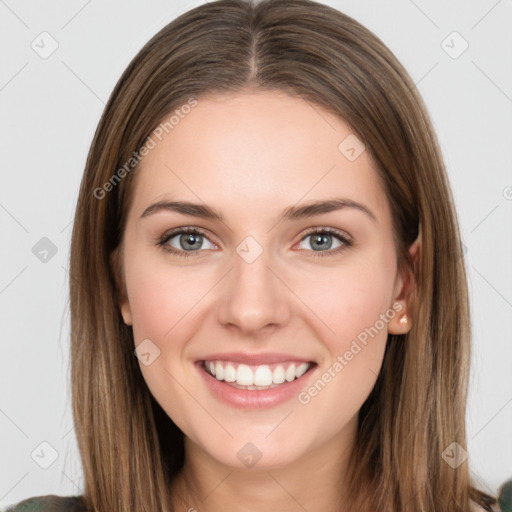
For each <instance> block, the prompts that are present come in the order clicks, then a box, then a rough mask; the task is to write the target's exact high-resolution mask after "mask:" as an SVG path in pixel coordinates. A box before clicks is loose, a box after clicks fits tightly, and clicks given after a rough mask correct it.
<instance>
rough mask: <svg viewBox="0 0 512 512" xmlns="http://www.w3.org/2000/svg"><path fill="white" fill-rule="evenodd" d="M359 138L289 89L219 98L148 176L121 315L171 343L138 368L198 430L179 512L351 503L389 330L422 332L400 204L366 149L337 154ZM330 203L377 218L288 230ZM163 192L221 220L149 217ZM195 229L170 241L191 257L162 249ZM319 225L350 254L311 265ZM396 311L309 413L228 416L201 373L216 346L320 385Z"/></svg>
mask: <svg viewBox="0 0 512 512" xmlns="http://www.w3.org/2000/svg"><path fill="white" fill-rule="evenodd" d="M350 133H351V130H350V128H349V127H348V126H347V124H346V123H344V122H343V120H342V119H340V118H338V117H336V116H334V115H333V114H330V113H328V112H326V111H325V110H323V109H322V108H320V107H318V106H313V105H312V104H310V103H309V102H306V101H303V100H301V99H298V98H293V97H291V96H287V95H285V94H284V93H280V92H243V93H237V94H236V95H235V94H230V95H222V96H221V95H210V96H205V97H200V98H198V105H197V106H196V107H195V108H193V109H192V110H191V112H190V113H189V114H187V115H186V116H185V117H184V119H182V120H180V122H179V124H178V125H177V126H175V127H174V129H173V130H172V131H169V133H168V134H166V135H165V136H164V137H163V138H162V141H161V142H159V143H158V145H157V146H156V147H155V148H153V149H152V150H151V151H150V153H149V154H148V155H147V156H146V157H145V158H144V160H143V162H142V167H141V168H139V169H138V171H137V172H138V173H139V174H138V176H137V180H136V184H135V192H134V196H133V202H132V204H131V205H130V210H129V215H128V220H127V225H126V229H125V232H124V237H123V241H122V245H121V246H120V254H119V255H118V256H119V257H121V258H122V264H123V276H122V278H123V281H124V286H125V287H126V288H125V290H126V293H125V295H124V296H122V298H121V302H120V308H121V312H122V315H123V318H124V321H125V322H126V323H127V324H128V325H131V326H132V327H133V334H134V342H135V345H136V346H137V345H138V344H139V343H141V342H142V341H143V340H145V339H147V338H149V339H150V340H151V341H152V343H154V344H155V345H156V346H157V347H158V349H159V350H160V355H159V357H157V358H156V359H155V360H154V361H153V362H152V363H151V364H150V365H148V366H146V365H143V364H142V363H140V369H141V372H142V374H143V376H144V379H145V381H146V383H147V385H148V387H149V389H150V391H151V393H152V394H153V396H154V397H155V399H156V400H157V401H158V403H159V404H160V405H161V406H162V408H163V409H164V410H165V411H166V413H167V414H168V415H169V417H171V418H172V419H173V421H174V422H175V423H176V424H177V425H178V426H179V427H180V428H181V429H182V431H183V432H184V433H185V436H186V441H185V449H186V459H185V460H186V462H185V468H184V470H183V472H182V473H181V474H180V475H179V477H178V478H177V479H176V481H175V483H174V489H173V491H175V492H173V493H172V502H173V504H174V506H176V507H178V509H180V510H188V509H189V507H194V508H195V509H197V510H201V511H218V510H232V511H237V510H244V511H267V510H269V504H271V508H272V510H281V511H299V510H304V509H306V510H323V511H334V510H340V509H341V508H340V505H339V504H340V503H343V495H344V493H345V489H344V487H343V475H344V474H345V472H346V466H347V458H348V455H349V453H350V449H351V448H352V446H353V444H354V441H355V435H356V427H357V414H358V411H359V409H360V407H361V405H362V404H363V402H364V401H365V400H366V398H367V397H368V395H369V393H370V391H371V390H372V388H373V386H374V384H375V381H376V379H377V375H378V373H379V370H380V367H381V364H382V359H383V355H384V349H385V346H386V339H387V335H388V332H389V333H396V334H402V333H405V332H407V331H408V330H409V329H410V327H411V321H410V320H411V318H410V315H409V316H408V318H409V321H408V322H407V323H402V322H400V321H399V319H400V317H401V316H402V315H403V314H404V313H406V314H408V313H409V303H408V297H409V293H410V291H411V289H412V286H413V285H412V282H413V280H412V278H411V276H410V275H409V274H407V273H401V272H399V270H398V268H397V254H396V250H395V247H394V244H393V229H392V218H391V210H390V206H389V202H388V199H387V197H386V194H385V192H384V189H383V188H382V185H381V182H380V180H379V176H378V174H377V171H376V168H375V166H374V163H373V161H372V160H371V157H370V155H369V152H368V151H364V152H363V153H362V154H361V155H360V156H359V157H358V158H357V159H356V160H354V161H349V160H348V159H347V158H346V157H345V156H344V155H343V154H342V153H341V152H340V151H339V150H338V145H339V144H340V142H341V141H343V140H344V139H345V137H347V136H348V135H349V134H350ZM333 197H344V198H349V199H351V200H353V201H357V202H359V203H361V204H363V205H365V206H366V207H367V208H369V209H370V210H371V211H372V212H373V214H374V215H375V217H376V221H374V220H372V219H371V218H370V216H368V215H366V214H365V213H363V212H362V211H360V210H358V209H355V208H344V209H340V210H337V211H333V212H329V213H323V214H318V215H316V216H314V217H311V218H306V219H300V220H292V221H283V222H280V223H277V220H276V219H277V218H278V215H279V214H280V213H281V211H282V210H284V209H285V208H287V207H289V206H293V205H295V204H296V203H300V204H303V203H306V202H309V201H313V200H321V199H330V198H333ZM162 199H170V200H171V199H172V200H183V201H191V202H196V203H206V204H208V205H210V206H212V207H214V208H215V209H217V210H219V211H220V212H222V214H223V215H224V218H225V219H224V222H219V221H215V220H209V219H202V218H196V217H192V216H189V215H182V214H180V213H177V212H171V211H160V212H159V213H155V214H154V215H149V216H147V217H144V218H141V215H142V213H143V212H144V210H145V209H146V208H147V207H148V206H149V205H151V204H153V203H155V202H156V201H159V200H162ZM184 226H193V227H197V228H198V229H199V230H202V231H203V233H204V234H205V237H203V238H201V237H199V242H198V246H199V247H200V248H199V250H197V249H196V250H195V252H193V250H192V249H190V246H187V245H180V235H177V236H175V237H174V238H173V239H172V240H169V241H168V242H167V245H171V244H172V246H173V247H174V248H176V249H177V250H179V249H180V248H181V251H182V252H186V251H187V250H188V252H189V253H192V254H191V256H190V257H187V258H184V257H180V256H177V255H173V254H170V253H167V252H166V251H165V250H164V249H163V248H162V247H161V246H158V245H157V243H156V242H157V240H158V239H159V238H160V237H161V236H162V235H164V234H165V233H166V232H168V231H170V230H171V229H173V228H179V227H184ZM308 228H318V229H319V230H321V228H333V229H338V230H340V231H341V233H342V234H344V235H345V236H347V235H348V236H349V238H350V239H351V240H352V241H353V245H352V246H350V247H345V249H344V250H343V251H341V252H340V253H337V254H334V253H332V251H333V250H335V248H337V247H338V246H339V245H340V244H341V243H342V242H340V241H339V240H338V239H337V238H336V236H333V237H332V239H331V238H329V239H328V240H329V241H331V242H332V248H331V249H328V248H327V249H324V250H323V252H324V254H325V256H324V257H314V254H317V252H319V251H316V252H315V250H314V246H313V245H312V244H313V243H314V241H313V238H314V235H313V236H307V234H306V233H305V232H306V230H307V229H308ZM249 235H250V236H252V237H253V238H254V239H255V240H257V242H258V243H259V244H260V246H261V248H262V249H263V252H262V254H261V255H260V256H259V257H258V258H257V259H256V260H255V261H254V262H252V263H250V264H249V263H247V262H246V261H245V260H244V259H243V258H242V257H240V256H239V254H238V253H237V252H236V248H237V247H238V246H239V244H240V243H241V242H242V241H243V240H244V239H245V238H246V237H247V236H249ZM201 240H202V245H201ZM185 243H186V241H185ZM418 247H419V241H417V242H416V243H415V244H413V246H412V247H411V249H410V252H411V255H412V256H413V258H416V255H417V252H418ZM328 251H331V254H330V255H328V254H327V252H328ZM320 252H321V251H320ZM393 304H395V305H396V304H400V306H401V308H402V309H401V311H400V314H396V315H395V316H394V317H393V318H392V319H391V320H390V321H389V322H388V323H387V324H385V327H384V328H383V329H381V330H380V331H379V333H378V335H376V336H374V337H373V338H372V339H370V341H369V342H368V344H367V345H366V346H365V347H364V348H363V349H362V350H361V351H360V352H359V353H358V354H357V355H356V356H354V358H353V359H352V360H351V361H350V362H348V364H347V365H346V366H345V367H344V368H343V370H342V371H341V372H339V373H338V374H337V375H336V377H335V378H333V379H332V380H331V382H329V383H328V384H327V385H326V386H325V388H324V389H323V390H322V391H321V392H320V393H318V394H317V396H315V397H314V398H312V399H311V401H310V402H309V403H308V404H306V405H303V404H301V403H299V402H298V401H297V400H296V399H295V398H293V399H291V400H289V401H287V402H286V403H284V404H282V405H278V406H275V407H271V408H267V409H252V410H241V409H238V408H235V407H232V406H230V405H227V404H225V403H223V402H221V401H220V400H218V399H217V398H216V397H215V396H214V395H212V393H211V392H210V391H209V389H208V388H207V387H206V386H205V383H204V382H203V379H202V378H200V375H198V372H197V369H196V367H195V366H194V364H193V363H194V361H195V360H197V359H198V358H201V356H205V355H207V354H209V353H212V352H228V351H236V352H249V353H255V352H257V353H260V352H268V351H276V352H284V353H290V354H294V355H297V356H302V357H307V358H308V359H310V360H313V361H315V362H316V363H317V364H318V368H316V370H315V372H316V378H314V379H313V380H311V378H310V379H309V380H308V384H307V386H310V385H311V384H312V383H313V382H314V381H316V379H317V378H319V377H320V375H321V374H322V372H323V371H326V370H327V369H328V368H329V367H331V366H332V364H333V362H334V361H336V358H337V357H338V356H339V355H343V354H344V353H345V352H346V351H347V350H348V349H349V347H350V345H351V343H352V341H353V340H354V339H356V337H357V335H358V334H359V333H361V332H362V331H364V329H365V328H367V327H370V326H372V325H374V324H375V322H376V320H378V319H379V315H380V314H382V313H385V312H386V311H388V310H390V308H392V306H393ZM247 442H251V443H253V444H254V445H256V446H257V447H258V449H259V450H260V452H261V454H262V457H261V459H260V460H259V461H258V462H257V464H256V465H255V466H253V467H252V468H247V467H246V466H245V465H244V464H243V463H242V462H241V461H240V460H239V458H238V457H237V452H238V451H239V450H240V449H241V448H242V446H244V445H245V444H246V443H247ZM193 496H196V497H197V499H196V500H194V497H193Z"/></svg>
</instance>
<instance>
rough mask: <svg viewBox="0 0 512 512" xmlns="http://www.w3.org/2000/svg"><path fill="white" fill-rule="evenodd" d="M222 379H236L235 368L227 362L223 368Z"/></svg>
mask: <svg viewBox="0 0 512 512" xmlns="http://www.w3.org/2000/svg"><path fill="white" fill-rule="evenodd" d="M224 380H225V381H226V382H235V380H236V370H235V367H234V366H233V365H232V364H227V365H226V367H225V368H224Z"/></svg>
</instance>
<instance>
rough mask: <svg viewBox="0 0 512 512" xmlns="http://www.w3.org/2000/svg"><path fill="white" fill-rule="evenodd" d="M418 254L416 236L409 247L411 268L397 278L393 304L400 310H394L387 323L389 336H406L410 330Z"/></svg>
mask: <svg viewBox="0 0 512 512" xmlns="http://www.w3.org/2000/svg"><path fill="white" fill-rule="evenodd" d="M420 253H421V238H420V234H418V237H417V238H416V240H415V241H414V242H413V243H412V244H411V246H410V247H409V254H410V257H411V261H412V268H410V267H406V269H405V271H404V273H403V274H402V275H400V276H399V277H398V278H397V287H396V289H395V293H396V297H395V298H394V303H395V304H399V305H400V308H396V307H395V308H394V309H395V311H397V314H396V315H395V316H394V317H393V318H392V319H391V320H390V322H389V323H388V332H389V333H390V334H406V333H408V332H409V331H410V330H411V328H412V321H413V318H412V313H411V310H412V298H413V295H414V294H413V292H414V289H415V286H416V280H417V275H418V269H419V257H420ZM398 309H399V311H398Z"/></svg>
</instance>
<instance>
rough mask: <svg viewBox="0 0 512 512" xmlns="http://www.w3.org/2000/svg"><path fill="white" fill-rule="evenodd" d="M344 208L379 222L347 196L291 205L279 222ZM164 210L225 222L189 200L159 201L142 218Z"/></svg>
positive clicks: (211, 211)
mask: <svg viewBox="0 0 512 512" xmlns="http://www.w3.org/2000/svg"><path fill="white" fill-rule="evenodd" d="M344 208H353V209H356V210H359V211H361V212H363V213H364V214H366V215H367V216H368V217H370V218H371V219H372V220H373V221H374V222H376V223H378V220H377V217H376V216H375V214H374V213H373V212H372V211H371V210H370V209H369V208H367V207H366V206H364V205H363V204H361V203H358V202H356V201H352V200H351V199H346V198H334V199H327V200H322V201H313V202H309V203H306V204H302V205H298V206H297V205H294V206H290V207H288V208H286V209H285V210H283V212H282V213H281V215H280V217H279V219H278V222H281V221H291V220H300V219H305V218H308V217H313V216H315V215H320V214H323V213H330V212H333V211H337V210H342V209H344ZM162 211H169V212H176V213H181V214H182V215H190V216H192V217H199V218H203V219H209V220H215V221H219V222H224V217H223V215H222V213H221V212H219V211H218V210H215V209H214V208H211V207H210V206H208V205H206V204H199V203H191V202H189V201H158V202H157V203H154V204H152V205H150V206H148V207H147V208H146V209H145V210H144V213H143V214H142V215H141V217H140V218H141V219H143V218H145V217H149V216H150V215H154V214H155V213H159V212H162Z"/></svg>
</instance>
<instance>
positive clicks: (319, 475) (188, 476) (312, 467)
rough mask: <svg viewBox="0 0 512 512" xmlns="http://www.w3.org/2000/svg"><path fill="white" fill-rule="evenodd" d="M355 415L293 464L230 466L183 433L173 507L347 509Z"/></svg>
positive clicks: (204, 511)
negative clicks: (182, 460) (181, 462)
mask: <svg viewBox="0 0 512 512" xmlns="http://www.w3.org/2000/svg"><path fill="white" fill-rule="evenodd" d="M356 425H357V416H356V418H355V419H354V420H353V421H352V422H351V423H350V424H348V425H347V426H346V428H345V429H344V430H343V431H342V432H340V433H338V434H337V436H336V437H333V438H331V439H330V440H329V441H328V442H326V443H324V444H323V445H322V446H320V447H317V448H315V449H312V450H311V451H309V452H307V453H305V454H303V455H302V456H301V457H300V458H299V459H296V460H294V461H293V462H292V463H290V464H287V465H284V466H279V467H268V468H258V464H256V465H255V466H254V467H253V468H250V469H249V468H243V469H241V468H233V467H230V466H226V465H224V464H222V463H220V462H219V461H217V460H215V459H213V458H212V457H210V456H209V455H208V453H207V452H205V451H204V450H203V449H202V448H201V447H200V446H199V445H197V444H196V443H194V442H193V441H191V440H190V439H189V438H185V465H184V467H183V468H182V470H181V471H180V473H179V474H178V475H177V476H176V478H175V480H174V482H173V485H172V489H171V496H172V498H171V501H172V503H173V509H174V510H186V511H190V512H194V510H196V511H200V512H218V511H219V512H220V511H225V510H229V511H232V512H238V511H240V512H241V511H243V512H262V511H268V510H279V511H282V512H292V511H293V512H296V511H297V510H322V512H331V511H332V512H335V511H336V512H340V511H343V510H345V509H344V507H343V503H344V502H345V499H344V497H345V495H346V489H345V488H344V481H345V475H346V471H347V465H348V459H349V454H350V450H351V448H352V446H353V443H354V441H355V433H356Z"/></svg>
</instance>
